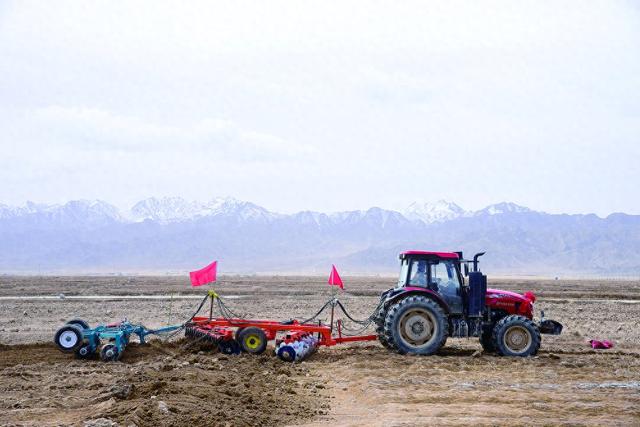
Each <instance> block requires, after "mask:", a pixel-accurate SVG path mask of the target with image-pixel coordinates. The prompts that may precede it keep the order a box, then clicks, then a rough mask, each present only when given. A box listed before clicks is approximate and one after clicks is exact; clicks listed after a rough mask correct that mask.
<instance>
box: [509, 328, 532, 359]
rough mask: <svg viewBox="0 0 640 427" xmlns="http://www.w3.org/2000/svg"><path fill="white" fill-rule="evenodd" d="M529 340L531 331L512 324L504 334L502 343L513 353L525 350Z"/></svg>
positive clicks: (528, 345) (527, 347)
mask: <svg viewBox="0 0 640 427" xmlns="http://www.w3.org/2000/svg"><path fill="white" fill-rule="evenodd" d="M531 341H532V339H531V333H530V332H529V331H528V330H527V329H526V328H524V327H522V326H513V327H511V328H509V329H508V330H507V332H506V333H505V334H504V345H505V346H506V347H507V348H508V349H509V350H511V351H512V352H514V353H524V352H525V351H527V350H528V349H529V347H530V346H531Z"/></svg>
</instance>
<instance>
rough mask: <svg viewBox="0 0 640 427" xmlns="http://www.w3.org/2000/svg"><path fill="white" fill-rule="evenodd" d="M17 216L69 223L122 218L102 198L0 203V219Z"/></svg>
mask: <svg viewBox="0 0 640 427" xmlns="http://www.w3.org/2000/svg"><path fill="white" fill-rule="evenodd" d="M18 218H32V220H34V221H40V222H42V221H48V222H55V223H58V224H61V223H66V224H70V225H71V224H74V223H77V224H96V223H103V222H110V221H122V220H123V217H122V215H121V214H120V212H119V211H118V208H116V207H115V206H113V205H111V204H109V203H107V202H104V201H102V200H72V201H70V202H67V203H65V204H63V205H60V204H44V203H34V202H31V201H27V202H26V203H25V205H24V206H7V205H0V219H18Z"/></svg>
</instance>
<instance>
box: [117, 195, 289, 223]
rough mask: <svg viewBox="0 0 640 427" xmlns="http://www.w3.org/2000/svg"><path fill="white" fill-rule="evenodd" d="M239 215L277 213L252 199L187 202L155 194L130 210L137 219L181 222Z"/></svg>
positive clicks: (246, 217)
mask: <svg viewBox="0 0 640 427" xmlns="http://www.w3.org/2000/svg"><path fill="white" fill-rule="evenodd" d="M218 215H224V216H235V217H237V218H238V219H240V220H249V219H253V220H256V219H262V220H268V219H272V218H275V217H276V216H277V214H274V213H272V212H269V211H267V210H266V209H264V208H262V207H260V206H258V205H255V204H253V203H250V202H244V201H241V200H237V199H234V198H232V197H216V198H214V199H211V200H210V201H208V202H196V201H187V200H185V199H183V198H181V197H162V198H155V197H151V198H148V199H144V200H141V201H139V202H138V203H136V204H135V205H134V206H133V207H132V208H131V212H130V215H129V216H130V218H132V219H133V220H135V221H144V220H147V219H149V220H153V221H156V222H161V223H166V222H180V221H189V220H193V219H196V218H202V217H209V216H218Z"/></svg>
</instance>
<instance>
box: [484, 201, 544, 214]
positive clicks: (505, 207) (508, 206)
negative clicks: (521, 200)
mask: <svg viewBox="0 0 640 427" xmlns="http://www.w3.org/2000/svg"><path fill="white" fill-rule="evenodd" d="M525 212H532V211H531V209H529V208H526V207H524V206H520V205H516V204H515V203H509V202H502V203H496V204H495V205H489V206H487V207H486V208H484V209H480V210H479V211H476V212H474V213H473V214H474V215H500V214H506V213H525Z"/></svg>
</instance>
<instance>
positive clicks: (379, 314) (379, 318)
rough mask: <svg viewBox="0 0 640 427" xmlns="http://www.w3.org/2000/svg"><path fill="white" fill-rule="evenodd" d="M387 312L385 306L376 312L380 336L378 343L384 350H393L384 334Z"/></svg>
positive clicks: (377, 332)
mask: <svg viewBox="0 0 640 427" xmlns="http://www.w3.org/2000/svg"><path fill="white" fill-rule="evenodd" d="M386 314H387V313H386V311H385V310H384V306H382V307H380V308H379V309H378V311H377V312H376V315H375V317H374V322H375V324H376V334H377V335H378V341H380V344H382V346H383V347H384V348H388V349H393V347H392V346H391V345H390V344H389V341H387V337H386V335H385V334H384V318H385V316H386Z"/></svg>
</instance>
